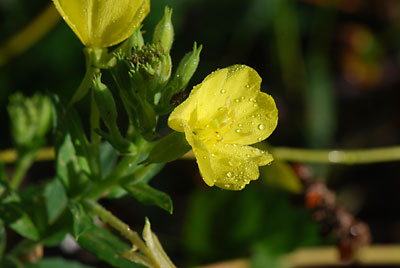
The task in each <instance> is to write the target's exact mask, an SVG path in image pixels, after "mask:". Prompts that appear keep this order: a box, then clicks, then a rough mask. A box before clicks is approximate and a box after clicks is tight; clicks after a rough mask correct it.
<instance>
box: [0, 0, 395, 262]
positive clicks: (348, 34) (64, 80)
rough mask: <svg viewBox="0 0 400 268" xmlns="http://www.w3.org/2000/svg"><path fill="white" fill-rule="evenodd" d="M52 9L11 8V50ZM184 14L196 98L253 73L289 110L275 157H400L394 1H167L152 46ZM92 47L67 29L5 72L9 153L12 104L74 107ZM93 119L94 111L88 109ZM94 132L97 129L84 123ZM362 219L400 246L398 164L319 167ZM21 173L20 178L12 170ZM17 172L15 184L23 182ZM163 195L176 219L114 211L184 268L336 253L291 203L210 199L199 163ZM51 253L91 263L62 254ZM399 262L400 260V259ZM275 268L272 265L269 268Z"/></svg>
mask: <svg viewBox="0 0 400 268" xmlns="http://www.w3.org/2000/svg"><path fill="white" fill-rule="evenodd" d="M48 4H49V1H45V0H36V1H26V0H25V1H24V0H0V33H1V35H0V44H1V43H4V42H5V41H6V40H8V38H10V37H11V36H12V35H13V34H14V33H16V32H18V31H19V30H20V29H22V28H23V27H24V26H25V25H27V24H28V23H29V21H31V20H32V19H33V18H34V17H35V16H36V15H37V14H38V13H39V12H40V11H41V10H43V9H44V8H45V7H46V6H47V5H48ZM165 5H168V6H170V7H172V8H173V9H174V13H173V23H174V26H175V33H176V35H175V43H174V46H173V48H172V51H171V56H172V59H173V63H174V64H175V65H177V63H178V62H179V60H180V59H181V58H182V57H183V55H184V54H185V53H186V52H187V51H189V50H190V49H191V48H192V46H193V42H194V41H196V42H197V43H198V44H202V45H203V51H202V53H201V61H200V65H199V68H198V71H197V72H196V74H195V76H194V77H193V79H192V81H191V84H190V86H193V85H196V84H197V83H200V82H201V81H202V79H203V78H204V77H205V76H206V75H207V74H209V73H210V72H212V71H214V70H215V69H217V68H223V67H226V66H229V65H232V64H237V63H241V64H246V65H249V66H251V67H253V68H254V69H256V70H257V71H258V72H259V74H260V75H261V77H262V78H263V84H262V89H263V90H264V91H265V92H268V93H269V94H271V95H272V96H273V97H274V98H275V100H276V102H277V106H278V109H279V115H280V117H279V124H278V127H277V129H276V130H275V132H274V133H273V134H272V136H271V137H270V138H269V139H268V142H269V143H270V144H271V145H272V146H283V145H284V146H294V147H307V148H321V149H325V148H326V149H329V148H342V149H354V148H372V147H377V146H391V145H397V144H399V140H400V138H399V136H400V135H399V134H400V133H399V131H400V128H399V126H400V108H399V105H398V103H399V99H400V92H399V86H400V75H399V73H400V1H396V0H368V1H360V0H358V1H357V0H350V1H349V0H342V1H327V0H303V1H301V0H249V1H239V0H220V1H213V0H169V1H157V0H153V1H152V3H151V7H152V10H151V13H150V15H149V16H148V17H147V18H146V20H145V21H144V28H143V29H144V30H145V31H146V34H145V38H147V40H148V41H150V40H151V34H152V29H153V28H154V26H155V25H156V23H157V21H158V20H159V19H160V18H161V16H162V14H163V9H164V6H165ZM82 48H83V46H82V45H81V43H80V42H79V40H78V39H77V38H76V37H75V36H74V34H73V32H72V31H71V30H70V29H69V28H68V27H67V25H66V24H65V23H64V22H62V21H60V22H59V23H58V24H57V25H56V26H55V27H54V29H52V30H51V31H50V32H49V33H48V34H47V35H46V36H45V37H44V38H43V39H41V40H40V41H39V42H37V43H36V44H35V45H33V46H32V47H31V48H30V49H29V50H27V51H26V52H24V53H23V54H20V55H17V56H16V57H14V58H12V59H11V60H10V61H8V62H7V63H6V64H5V65H3V66H0V122H1V123H2V125H3V127H2V129H3V131H1V133H0V148H1V149H6V148H10V147H11V146H12V143H11V139H10V135H9V129H8V125H9V119H8V116H7V112H6V104H7V102H8V97H9V95H10V94H12V93H13V92H17V91H22V92H23V93H24V94H26V95H31V94H33V93H34V92H36V91H42V92H46V91H51V92H55V93H57V94H59V95H61V96H62V97H64V98H66V99H68V98H70V97H71V96H72V94H73V92H74V90H75V89H76V88H77V86H78V85H79V83H80V80H81V79H82V77H83V74H84V70H85V66H84V63H85V61H84V56H83V53H82ZM78 108H79V110H80V112H81V115H82V118H85V117H87V116H88V111H87V110H86V109H85V103H84V102H82V103H80V104H78ZM83 120H85V119H83ZM310 168H311V171H312V174H313V178H316V179H322V180H324V181H325V182H326V183H327V185H328V186H329V187H330V188H331V189H333V190H334V191H335V193H336V194H337V198H338V202H339V203H341V204H344V205H346V206H347V207H348V208H349V210H350V211H351V212H352V213H353V214H354V215H355V216H356V217H357V218H359V219H361V220H363V221H365V222H366V223H368V224H369V226H370V228H371V233H372V236H373V243H399V242H400V215H399V211H400V197H399V196H400V195H399V188H400V178H399V175H398V174H399V172H400V164H399V163H397V162H393V163H383V164H371V165H356V166H325V165H313V166H311V167H310ZM10 170H11V171H12V166H10ZM11 171H10V172H11ZM53 172H54V170H53V164H52V163H40V164H38V165H36V166H34V167H33V168H32V170H31V171H30V173H29V179H31V180H38V181H40V179H41V178H44V177H49V176H52V174H53ZM152 185H153V186H155V187H158V188H159V189H161V190H163V191H165V192H167V193H169V194H170V195H171V197H172V200H173V202H174V213H173V215H168V214H167V213H166V212H164V211H161V210H160V209H158V208H155V207H148V206H144V205H142V204H140V203H139V202H136V201H135V200H133V199H131V198H122V199H119V200H106V201H104V202H103V204H104V206H106V207H107V208H109V209H110V210H112V211H113V212H114V213H115V214H116V215H117V216H119V217H120V218H121V219H123V220H124V221H126V222H127V223H128V224H129V225H131V226H132V228H133V229H137V230H140V229H141V228H142V226H143V224H144V217H145V216H148V217H149V218H150V220H151V222H152V227H153V230H154V231H155V232H156V233H157V234H158V235H159V237H160V239H161V241H162V242H163V245H164V246H165V248H166V250H167V252H168V253H169V254H170V256H171V258H172V259H173V260H174V262H175V263H176V264H177V265H178V266H179V267H186V266H188V265H198V264H206V263H211V262H215V261H221V260H229V259H234V258H238V257H250V258H251V259H252V260H253V261H254V266H255V267H266V266H264V265H267V264H271V263H274V261H275V258H276V256H278V255H280V254H282V253H286V252H290V251H291V250H293V249H294V248H296V247H297V246H301V245H310V246H315V245H321V244H334V243H335V239H334V237H321V236H320V235H319V227H318V224H316V223H315V222H313V221H312V220H311V217H310V213H309V212H308V211H306V210H305V209H304V208H303V207H302V206H301V205H298V204H295V203H294V202H292V201H291V200H292V196H291V194H289V193H287V192H286V191H284V190H278V189H274V188H271V187H269V186H265V185H264V184H262V182H259V181H257V182H253V183H252V184H251V185H250V186H248V187H246V189H245V190H244V191H241V192H227V191H223V190H220V189H217V188H208V187H207V186H206V185H205V184H204V183H203V182H202V180H201V177H200V176H199V174H198V169H197V166H196V164H195V163H194V162H193V161H190V160H179V161H177V162H174V163H171V164H168V165H167V166H166V168H165V169H164V170H163V171H162V172H161V173H160V174H159V175H157V177H156V178H155V179H154V180H153V182H152ZM45 254H50V255H51V254H64V255H65V256H66V257H69V258H81V260H83V261H85V262H88V263H92V264H94V265H96V264H95V262H93V260H92V259H90V258H88V257H87V256H86V255H85V256H81V255H80V253H75V254H73V255H68V254H66V253H62V252H60V251H59V250H58V249H48V250H47V251H45ZM399 254H400V253H399ZM270 267H274V266H270Z"/></svg>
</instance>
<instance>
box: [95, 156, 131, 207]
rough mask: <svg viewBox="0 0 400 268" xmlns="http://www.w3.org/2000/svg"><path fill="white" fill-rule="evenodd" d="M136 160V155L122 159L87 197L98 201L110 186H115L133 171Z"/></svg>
mask: <svg viewBox="0 0 400 268" xmlns="http://www.w3.org/2000/svg"><path fill="white" fill-rule="evenodd" d="M137 160H138V155H135V156H126V157H124V158H123V159H122V160H121V161H120V162H119V163H118V166H117V167H116V168H115V169H114V171H113V172H111V174H110V175H108V176H107V177H106V178H105V179H104V180H102V181H100V182H97V183H96V185H94V186H93V188H92V189H91V191H90V192H89V194H88V197H89V198H91V199H94V200H97V199H99V198H100V197H101V196H102V195H103V194H104V193H105V192H106V191H107V190H109V189H110V188H111V187H112V186H115V185H117V184H118V182H119V180H120V179H121V178H123V177H124V176H125V175H127V174H129V173H132V172H133V171H134V169H135V167H136V162H137Z"/></svg>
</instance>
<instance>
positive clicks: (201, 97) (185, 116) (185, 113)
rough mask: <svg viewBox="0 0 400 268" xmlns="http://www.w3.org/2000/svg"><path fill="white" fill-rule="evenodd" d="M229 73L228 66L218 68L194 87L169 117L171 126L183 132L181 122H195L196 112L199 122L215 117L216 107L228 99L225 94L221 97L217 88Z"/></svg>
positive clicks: (222, 83) (220, 86) (219, 87)
mask: <svg viewBox="0 0 400 268" xmlns="http://www.w3.org/2000/svg"><path fill="white" fill-rule="evenodd" d="M227 74H228V68H224V69H221V70H217V71H215V72H213V73H211V74H209V75H208V76H207V77H206V78H205V79H204V80H203V82H202V83H201V84H198V85H197V86H195V87H193V89H192V91H191V92H190V94H189V97H188V98H187V99H186V100H185V101H184V102H182V103H181V104H179V106H177V107H176V108H175V109H174V110H173V111H172V113H171V114H170V116H169V118H168V125H169V127H170V128H172V129H174V130H176V131H181V132H183V127H182V126H181V124H180V121H181V120H184V121H186V122H189V121H191V123H195V122H193V115H194V114H195V116H196V120H197V122H199V121H200V120H201V119H204V118H211V117H214V115H215V113H216V112H217V109H216V107H221V106H223V105H224V104H225V101H226V98H225V96H224V97H221V96H220V93H218V92H217V89H221V88H222V86H223V85H224V83H225V80H226V77H227ZM217 93H218V94H217ZM191 118H192V120H191ZM192 127H194V126H192Z"/></svg>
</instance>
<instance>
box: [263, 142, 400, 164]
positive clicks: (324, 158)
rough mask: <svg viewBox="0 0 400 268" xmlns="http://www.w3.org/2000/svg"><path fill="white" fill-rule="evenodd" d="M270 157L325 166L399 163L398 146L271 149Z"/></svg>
mask: <svg viewBox="0 0 400 268" xmlns="http://www.w3.org/2000/svg"><path fill="white" fill-rule="evenodd" d="M270 150H271V153H272V155H273V156H274V157H275V158H277V159H280V160H286V161H292V162H305V163H326V164H345V165H353V164H369V163H378V162H391V161H400V146H391V147H381V148H374V149H360V150H310V149H298V148H288V147H273V148H271V149H270Z"/></svg>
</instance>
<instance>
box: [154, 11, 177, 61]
mask: <svg viewBox="0 0 400 268" xmlns="http://www.w3.org/2000/svg"><path fill="white" fill-rule="evenodd" d="M171 16H172V8H168V7H165V9H164V17H163V18H162V19H161V20H160V22H159V23H158V24H157V26H156V28H155V29H154V34H153V44H160V45H161V47H162V48H163V50H164V51H165V52H166V53H169V51H170V50H171V47H172V43H173V42H174V26H173V25H172V22H171Z"/></svg>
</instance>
